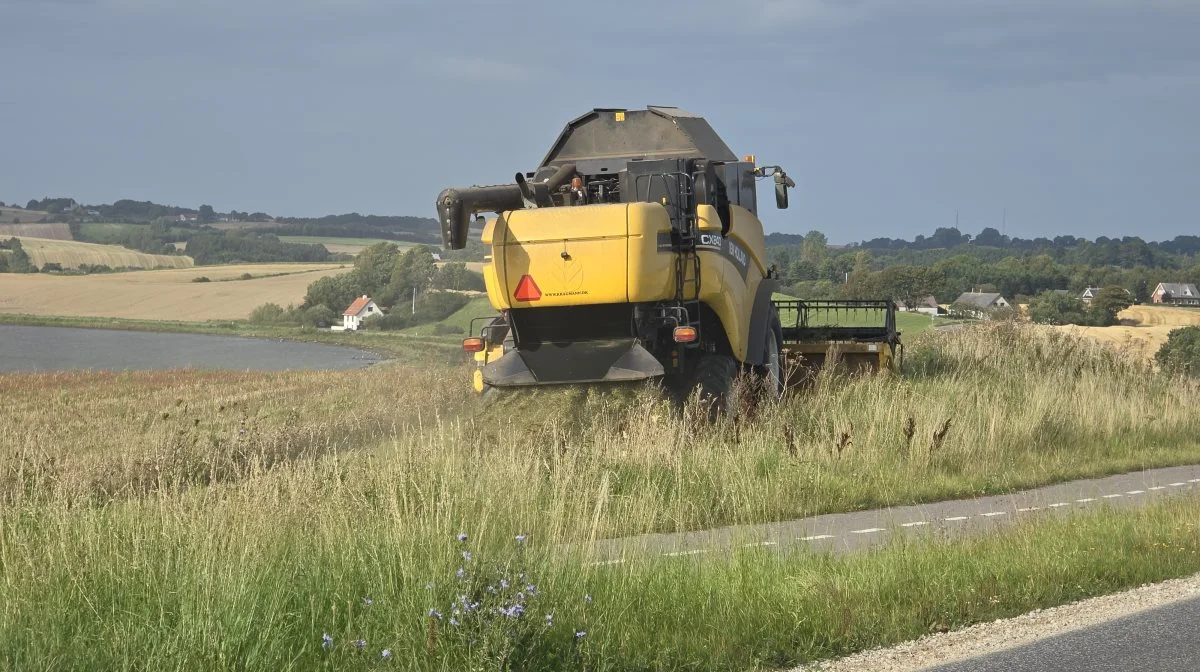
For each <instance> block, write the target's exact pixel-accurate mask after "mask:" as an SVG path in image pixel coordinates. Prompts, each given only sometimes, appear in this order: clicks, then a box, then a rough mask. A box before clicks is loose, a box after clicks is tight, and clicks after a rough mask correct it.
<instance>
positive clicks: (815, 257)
mask: <svg viewBox="0 0 1200 672" xmlns="http://www.w3.org/2000/svg"><path fill="white" fill-rule="evenodd" d="M828 246H829V239H828V238H826V237H825V234H823V233H821V232H820V231H809V232H808V233H806V234H805V235H804V244H803V245H802V246H801V248H800V259H801V260H802V261H805V262H808V263H809V264H812V265H813V266H814V267H820V265H821V262H822V261H825V255H826V253H827V252H828ZM801 279H802V280H809V279H811V278H801Z"/></svg>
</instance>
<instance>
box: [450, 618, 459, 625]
mask: <svg viewBox="0 0 1200 672" xmlns="http://www.w3.org/2000/svg"><path fill="white" fill-rule="evenodd" d="M450 625H453V626H455V627H457V626H458V619H457V618H454V617H453V616H451V617H450Z"/></svg>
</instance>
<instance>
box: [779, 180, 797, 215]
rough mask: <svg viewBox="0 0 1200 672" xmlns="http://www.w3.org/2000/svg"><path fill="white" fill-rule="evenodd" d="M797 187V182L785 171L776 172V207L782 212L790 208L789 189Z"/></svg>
mask: <svg viewBox="0 0 1200 672" xmlns="http://www.w3.org/2000/svg"><path fill="white" fill-rule="evenodd" d="M794 186H796V182H795V180H793V179H792V178H790V177H788V176H787V173H785V172H783V170H777V171H776V172H775V207H777V208H779V209H780V210H787V207H788V192H787V190H788V187H794Z"/></svg>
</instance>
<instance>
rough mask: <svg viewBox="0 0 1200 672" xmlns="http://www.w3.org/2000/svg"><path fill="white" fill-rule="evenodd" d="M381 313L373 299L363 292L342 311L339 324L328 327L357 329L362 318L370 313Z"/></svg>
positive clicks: (343, 329) (333, 329) (333, 328)
mask: <svg viewBox="0 0 1200 672" xmlns="http://www.w3.org/2000/svg"><path fill="white" fill-rule="evenodd" d="M382 314H383V313H382V312H381V311H380V310H379V306H378V305H376V303H375V301H374V300H373V299H372V298H371V297H369V296H367V295H366V294H363V295H362V296H360V297H358V298H357V299H355V300H354V303H352V304H350V307H349V308H347V309H346V310H345V312H343V313H342V324H341V326H338V325H334V326H332V327H330V330H332V331H358V328H359V327H361V326H362V323H363V320H365V319H366V318H368V317H370V316H372V315H382Z"/></svg>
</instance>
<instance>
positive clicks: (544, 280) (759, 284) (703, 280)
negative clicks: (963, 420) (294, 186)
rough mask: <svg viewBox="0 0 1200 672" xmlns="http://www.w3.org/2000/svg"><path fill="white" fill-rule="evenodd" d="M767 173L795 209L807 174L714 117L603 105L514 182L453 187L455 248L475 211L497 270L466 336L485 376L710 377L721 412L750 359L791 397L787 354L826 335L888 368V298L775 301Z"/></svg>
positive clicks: (807, 356)
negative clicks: (730, 138) (871, 315)
mask: <svg viewBox="0 0 1200 672" xmlns="http://www.w3.org/2000/svg"><path fill="white" fill-rule="evenodd" d="M767 177H770V178H773V182H774V186H775V202H776V206H777V207H778V208H786V207H787V204H788V192H787V190H788V188H789V187H793V186H795V183H794V182H793V181H792V180H791V179H790V178H789V177H788V176H787V174H786V173H785V172H784V171H783V169H782V168H780V167H779V166H757V165H755V160H754V157H753V156H746V157H742V158H739V157H738V156H737V155H736V154H734V153H733V151H732V150H730V149H729V147H728V146H726V144H725V142H724V141H723V140H721V138H720V136H718V135H717V133H716V132H715V131H714V130H713V129H712V127H711V126H710V125H709V124H708V122H707V121H706V120H705V119H704V118H702V117H700V116H697V115H695V114H692V113H689V112H686V111H684V110H681V109H679V108H674V107H648V108H647V109H644V110H625V109H596V110H593V111H591V112H589V113H587V114H585V115H583V116H581V117H579V118H577V119H575V120H574V121H571V122H570V123H568V124H567V126H566V128H565V129H564V130H563V131H562V133H561V134H560V135H559V137H558V140H557V141H556V142H555V143H554V145H553V146H552V147H551V149H550V151H549V153H547V155H546V156H545V158H544V159H543V160H542V162H541V164H540V166H539V167H538V168H537V170H534V171H532V172H527V173H517V174H516V176H515V178H514V182H513V183H512V184H503V185H494V186H483V187H469V188H451V189H446V190H444V191H442V193H441V194H439V195H438V198H437V212H438V218H439V220H440V221H441V225H442V238H443V244H444V246H445V247H446V248H447V249H462V248H463V247H465V246H466V239H467V235H468V232H469V229H470V225H471V223H472V218H473V217H476V218H477V219H476V223H477V224H481V225H482V233H481V238H480V239H481V241H482V242H483V243H484V244H485V245H488V246H490V247H491V255H490V257H489V259H488V260H487V262H486V263H485V264H484V267H483V275H484V280H485V283H486V285H487V293H488V298H489V300H490V303H491V305H492V307H493V308H495V309H496V310H497V311H498V312H499V313H500V316H499V317H498V318H486V319H485V323H484V324H483V325H482V326H480V328H479V330H478V331H476V323H475V322H473V323H472V328H471V336H470V337H469V338H467V339H465V340H464V342H463V347H464V349H465V350H467V351H468V352H473V353H475V354H474V356H475V359H476V362H478V364H479V367H478V368H477V370H476V373H475V389H476V390H479V391H483V390H485V389H487V388H508V387H525V386H535V385H556V384H570V383H591V382H608V381H634V380H644V379H650V378H661V379H662V380H663V381H664V382H665V383H666V384H667V387H668V389H670V390H672V391H675V392H678V393H680V394H681V395H686V394H688V393H690V392H691V391H692V390H695V389H696V388H699V391H700V394H701V397H702V398H703V399H705V400H706V401H708V402H709V403H710V407H711V408H712V409H713V411H714V413H719V412H721V411H724V410H727V409H728V408H729V407H730V404H731V403H732V396H731V393H732V390H733V381H734V379H735V377H736V376H737V375H738V374H739V373H742V372H745V373H749V374H751V375H752V376H753V377H754V378H755V379H757V380H758V381H760V382H761V383H763V385H762V388H763V389H764V390H765V391H766V393H767V394H769V395H771V396H776V397H778V396H779V395H781V394H782V393H783V391H784V389H785V377H786V375H785V373H784V372H785V365H786V362H787V360H788V359H789V358H790V359H797V358H798V357H799V355H801V354H803V355H804V356H803V357H802V358H800V359H802V360H803V361H804V362H813V361H815V360H816V359H818V357H817V355H818V353H817V352H816V351H815V350H814V348H817V349H820V353H819V355H820V357H824V356H826V355H827V354H830V353H832V352H842V353H845V352H848V350H846V349H845V348H849V350H853V349H854V348H858V347H863V348H867V349H868V350H864V352H870V353H874V354H876V355H877V356H876V357H875V359H874V362H875V366H876V367H880V366H882V367H888V366H890V365H891V356H892V355H893V354H894V351H895V347H896V345H897V344H898V343H899V334H898V333H896V330H895V319H894V312H893V311H894V305H893V304H891V302H890V301H888V302H873V303H874V304H878V305H880V306H882V305H883V304H884V303H886V310H885V315H886V319H885V324H884V325H883V327H882V328H878V327H877V328H874V329H871V328H867V327H863V328H858V327H850V328H843V327H828V326H826V327H823V328H818V327H816V326H814V325H813V324H812V323H811V321H812V318H813V316H814V314H815V313H820V314H822V315H825V314H829V312H830V310H831V309H833V310H850V309H854V308H862V309H868V308H870V307H869V306H852V305H849V304H850V303H851V302H836V304H837V305H833V304H829V305H821V306H816V307H814V304H813V303H812V302H807V303H806V302H798V301H775V300H773V295H774V294H775V293H776V292H778V290H779V281H778V277H777V274H776V273H775V271H774V269H773V268H771V267H770V265H769V263H768V260H767V251H766V245H765V243H764V235H763V225H762V222H761V221H760V220H759V218H758V194H757V188H756V187H757V182H758V180H759V179H762V178H767ZM482 212H491V213H494V216H492V217H488V218H483V217H481V216H478V214H477V213H482ZM814 311H815V312H814ZM829 329H834V331H829ZM839 329H842V330H841V331H838V330H839ZM846 329H851V330H849V331H848V330H846ZM881 329H882V331H881ZM841 341H845V343H841ZM830 348H834V350H831V349H830ZM885 351H886V353H885ZM839 356H840V357H842V358H845V357H846V355H845V354H842V355H839ZM857 359H861V357H857Z"/></svg>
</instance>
